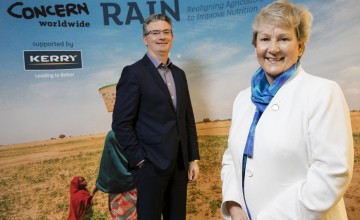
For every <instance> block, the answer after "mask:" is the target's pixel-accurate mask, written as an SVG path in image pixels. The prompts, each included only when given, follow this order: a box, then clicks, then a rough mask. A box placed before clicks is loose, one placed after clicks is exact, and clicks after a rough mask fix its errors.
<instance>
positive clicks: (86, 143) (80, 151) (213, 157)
mask: <svg viewBox="0 0 360 220" xmlns="http://www.w3.org/2000/svg"><path fill="white" fill-rule="evenodd" d="M351 120H352V127H353V133H354V145H355V165H354V176H353V179H352V182H351V185H350V187H349V189H348V190H347V192H346V194H345V203H346V207H347V211H348V216H349V219H350V220H356V219H359V217H360V152H359V150H360V111H357V112H351ZM230 123H231V121H217V122H207V123H198V124H197V131H198V135H199V144H200V153H201V156H202V161H207V162H206V163H201V164H200V168H201V178H200V179H199V180H198V181H197V182H196V183H194V184H191V185H189V192H188V193H189V200H188V215H187V216H188V217H187V219H188V220H205V219H206V220H208V219H221V217H220V212H219V209H218V205H219V203H220V202H221V182H220V174H219V173H220V169H221V168H220V161H221V156H222V153H223V150H224V149H225V148H226V141H227V134H228V131H229V127H230ZM104 137H105V133H103V134H97V135H89V136H81V137H71V138H64V139H56V140H48V141H38V142H31V143H24V144H17V145H9V146H2V147H0V159H1V160H0V186H1V190H0V219H11V220H13V219H66V217H67V212H68V199H69V198H68V189H69V182H70V180H71V178H72V177H73V176H75V175H78V174H81V175H83V176H85V177H86V178H87V179H88V182H89V188H90V189H91V188H92V187H93V186H94V182H95V180H96V176H97V167H98V163H99V160H100V157H101V152H102V147H103V142H104ZM106 199H107V197H106V194H104V193H98V194H97V195H96V197H95V210H97V213H96V216H95V219H108V217H109V215H108V214H107V210H106V207H107V201H106Z"/></svg>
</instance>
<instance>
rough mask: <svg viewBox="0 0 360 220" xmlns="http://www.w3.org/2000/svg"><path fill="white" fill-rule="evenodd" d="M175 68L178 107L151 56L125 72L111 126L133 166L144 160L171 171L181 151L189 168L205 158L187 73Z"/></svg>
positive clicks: (173, 70)
mask: <svg viewBox="0 0 360 220" xmlns="http://www.w3.org/2000/svg"><path fill="white" fill-rule="evenodd" d="M170 69H171V72H172V75H173V78H174V81H175V86H176V98H177V105H176V106H177V109H175V108H174V106H173V104H172V100H171V97H170V93H169V90H168V88H167V86H166V84H165V82H164V80H163V79H162V78H161V76H160V74H159V72H158V70H157V69H156V68H155V66H154V64H153V63H152V62H151V60H150V59H149V58H148V56H147V55H145V56H144V57H143V58H142V59H141V60H139V61H137V62H136V63H134V64H132V65H130V66H126V67H125V68H124V69H123V71H122V74H121V77H120V80H119V82H118V84H117V89H116V101H115V107H114V112H113V123H112V129H113V131H114V132H115V136H116V139H117V141H118V142H119V143H120V145H121V147H122V149H123V151H124V155H125V157H126V158H127V160H128V162H129V168H130V169H133V168H134V167H136V165H137V164H138V163H139V162H141V161H142V160H144V159H145V160H148V161H150V162H151V163H152V164H153V165H154V166H155V168H156V169H157V170H158V171H160V172H163V173H166V172H167V171H169V169H171V168H172V167H173V166H174V165H175V163H176V161H177V154H178V153H182V158H183V161H184V166H185V168H186V170H187V169H188V166H189V165H188V162H190V161H193V160H198V159H200V156H199V150H198V142H197V135H196V127H195V120H194V114H193V110H192V106H191V101H190V95H189V90H188V85H187V81H186V76H185V73H184V71H183V70H181V69H180V68H178V67H177V66H175V65H173V64H171V65H170ZM179 144H180V145H179ZM180 150H181V151H182V152H180Z"/></svg>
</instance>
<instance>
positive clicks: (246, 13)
mask: <svg viewBox="0 0 360 220" xmlns="http://www.w3.org/2000/svg"><path fill="white" fill-rule="evenodd" d="M270 2H272V1H271V0H217V1H214V0H196V1H191V0H161V1H160V0H151V1H134V0H132V1H131V0H125V1H109V0H102V1H41V0H39V1H15V0H14V1H10V0H6V1H1V2H0V18H1V20H0V27H1V33H0V39H1V40H0V48H1V50H0V54H1V59H0V60H1V67H0V126H1V127H0V129H1V130H0V145H6V144H14V143H21V142H28V141H35V140H46V139H50V138H57V137H59V135H60V134H64V135H66V136H77V135H87V134H94V133H100V132H107V131H108V130H110V129H111V120H112V114H111V113H109V112H108V111H107V108H106V106H105V104H104V99H103V97H102V96H103V95H101V94H100V92H99V89H100V88H104V87H105V88H106V87H107V86H108V85H111V84H114V83H117V81H118V79H119V77H120V74H121V70H122V68H123V67H124V66H126V65H129V64H131V63H133V62H135V61H137V60H138V59H140V58H141V57H142V56H143V55H144V54H145V52H146V48H145V46H144V44H143V42H142V26H141V24H142V22H143V21H144V19H145V18H146V17H148V16H149V15H150V14H153V13H166V14H167V15H169V16H170V17H171V18H172V20H173V31H174V37H175V39H174V43H173V49H172V50H171V55H170V58H171V60H172V61H173V62H174V63H175V64H176V65H178V66H180V67H181V68H183V69H184V70H185V72H186V74H187V79H188V83H189V86H190V93H191V98H192V102H193V108H194V112H195V117H196V120H197V121H202V120H203V119H204V118H209V119H211V120H215V119H229V118H231V111H232V103H233V101H234V99H235V96H236V95H237V93H238V92H239V91H240V90H242V89H245V88H246V87H247V86H249V85H250V78H251V75H252V73H253V72H254V71H255V70H256V69H257V68H258V67H259V65H258V63H257V61H256V58H255V53H254V48H253V46H252V45H251V38H252V34H251V23H252V20H253V18H254V16H255V14H256V13H257V12H258V11H259V10H260V9H261V8H262V7H263V6H265V5H267V4H269V3H270ZM293 2H298V3H302V4H305V5H306V6H307V7H308V8H309V9H310V10H311V11H312V13H313V15H314V18H315V19H314V23H313V29H312V37H311V40H310V42H309V43H308V44H307V47H306V52H305V55H304V57H303V58H302V65H303V67H304V68H305V69H306V70H307V71H308V72H309V73H311V74H314V75H318V76H321V77H325V78H329V79H332V80H335V81H336V82H338V83H339V84H340V86H341V87H342V89H343V91H344V93H345V96H346V99H347V101H348V104H349V106H350V109H351V110H353V109H360V98H359V97H360V55H359V51H360V44H359V43H358V38H359V35H360V13H359V11H360V4H359V3H358V1H356V0H348V1H342V0H328V1H322V0H298V1H293Z"/></svg>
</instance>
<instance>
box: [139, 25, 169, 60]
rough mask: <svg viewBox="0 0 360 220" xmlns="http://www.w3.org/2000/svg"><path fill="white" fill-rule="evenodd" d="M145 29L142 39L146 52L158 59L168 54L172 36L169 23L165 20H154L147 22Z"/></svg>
mask: <svg viewBox="0 0 360 220" xmlns="http://www.w3.org/2000/svg"><path fill="white" fill-rule="evenodd" d="M146 31H147V32H146V33H145V34H146V35H145V36H144V37H143V40H144V43H145V45H146V46H147V48H148V52H149V53H150V54H151V55H152V56H154V57H157V58H158V59H159V60H161V57H164V56H168V54H169V52H170V49H171V46H172V41H173V38H174V37H173V34H172V30H171V25H170V24H169V23H167V22H166V21H154V22H151V23H149V24H148V26H147V30H146Z"/></svg>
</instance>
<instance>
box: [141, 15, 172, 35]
mask: <svg viewBox="0 0 360 220" xmlns="http://www.w3.org/2000/svg"><path fill="white" fill-rule="evenodd" d="M154 21H166V22H167V23H169V24H170V26H172V22H171V19H170V17H169V16H167V15H165V14H152V15H150V16H149V17H148V18H147V19H145V21H144V23H143V35H145V34H146V33H147V26H148V25H149V24H150V23H151V22H154Z"/></svg>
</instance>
